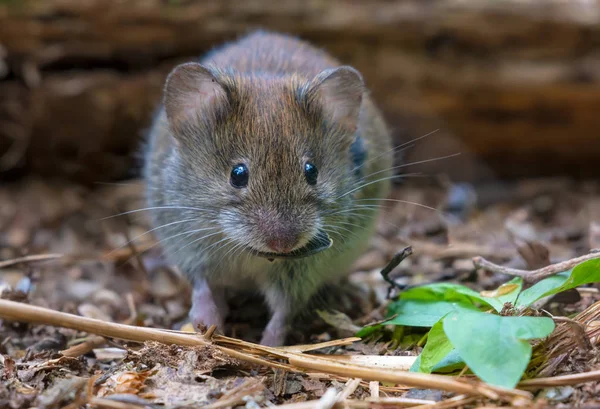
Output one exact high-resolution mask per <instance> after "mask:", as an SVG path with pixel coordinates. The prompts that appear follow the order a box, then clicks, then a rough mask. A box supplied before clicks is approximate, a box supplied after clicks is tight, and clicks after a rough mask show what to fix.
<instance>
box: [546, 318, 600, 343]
mask: <svg viewBox="0 0 600 409" xmlns="http://www.w3.org/2000/svg"><path fill="white" fill-rule="evenodd" d="M544 312H546V314H548V315H549V316H550V318H552V319H553V320H554V322H564V323H565V324H566V325H567V326H568V327H569V328H571V330H572V331H573V332H574V333H575V334H573V335H574V336H573V340H574V341H575V342H576V343H577V346H578V347H579V349H581V350H582V351H590V350H591V349H592V348H593V346H592V342H591V341H590V338H589V337H588V336H587V334H586V332H585V326H584V325H583V324H582V323H581V322H578V321H575V320H572V319H570V318H567V317H555V316H553V315H552V314H550V313H549V312H547V311H544Z"/></svg>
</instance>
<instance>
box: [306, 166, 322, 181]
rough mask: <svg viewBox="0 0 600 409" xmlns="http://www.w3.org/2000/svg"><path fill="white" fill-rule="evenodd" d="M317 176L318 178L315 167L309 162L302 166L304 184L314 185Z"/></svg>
mask: <svg viewBox="0 0 600 409" xmlns="http://www.w3.org/2000/svg"><path fill="white" fill-rule="evenodd" d="M317 176H319V171H318V170H317V167H316V166H315V165H313V164H312V163H310V162H306V163H305V164H304V177H305V178H306V182H307V183H308V184H309V185H316V184H317Z"/></svg>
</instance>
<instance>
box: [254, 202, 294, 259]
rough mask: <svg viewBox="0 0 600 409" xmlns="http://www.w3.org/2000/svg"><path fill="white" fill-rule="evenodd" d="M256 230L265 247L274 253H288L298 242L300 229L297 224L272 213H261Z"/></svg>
mask: <svg viewBox="0 0 600 409" xmlns="http://www.w3.org/2000/svg"><path fill="white" fill-rule="evenodd" d="M258 228H259V231H260V234H261V236H262V237H264V243H265V245H266V246H267V247H268V248H269V249H270V251H273V252H274V253H289V252H291V251H292V250H293V249H294V247H296V246H297V245H298V242H299V241H300V236H301V229H300V228H299V226H298V224H297V223H294V222H293V221H292V220H290V218H289V217H282V216H281V215H280V214H277V213H274V212H269V211H263V212H261V213H260V216H259V219H258Z"/></svg>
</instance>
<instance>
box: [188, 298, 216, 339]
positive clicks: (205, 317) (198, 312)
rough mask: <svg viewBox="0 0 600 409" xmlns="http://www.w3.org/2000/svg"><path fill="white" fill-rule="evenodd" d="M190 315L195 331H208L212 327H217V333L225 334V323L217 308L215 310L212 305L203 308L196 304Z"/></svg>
mask: <svg viewBox="0 0 600 409" xmlns="http://www.w3.org/2000/svg"><path fill="white" fill-rule="evenodd" d="M189 315H190V320H191V321H192V325H193V326H194V330H196V331H198V330H199V329H203V330H206V329H208V328H209V327H211V326H212V325H216V326H217V331H218V332H220V333H223V327H224V325H223V324H224V321H223V318H222V317H221V314H219V312H218V311H217V310H216V308H214V309H213V308H211V306H210V305H204V306H202V305H195V304H194V306H193V307H192V309H191V310H190V314H189Z"/></svg>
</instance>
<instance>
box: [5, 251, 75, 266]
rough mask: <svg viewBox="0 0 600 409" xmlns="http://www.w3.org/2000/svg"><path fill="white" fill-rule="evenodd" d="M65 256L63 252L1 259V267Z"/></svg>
mask: <svg viewBox="0 0 600 409" xmlns="http://www.w3.org/2000/svg"><path fill="white" fill-rule="evenodd" d="M61 257H64V255H62V254H35V255H31V256H25V257H19V258H13V259H11V260H4V261H0V268H4V267H10V266H14V265H15V264H21V263H32V262H34V261H46V260H55V259H57V258H61Z"/></svg>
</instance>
